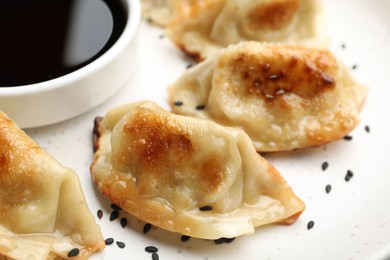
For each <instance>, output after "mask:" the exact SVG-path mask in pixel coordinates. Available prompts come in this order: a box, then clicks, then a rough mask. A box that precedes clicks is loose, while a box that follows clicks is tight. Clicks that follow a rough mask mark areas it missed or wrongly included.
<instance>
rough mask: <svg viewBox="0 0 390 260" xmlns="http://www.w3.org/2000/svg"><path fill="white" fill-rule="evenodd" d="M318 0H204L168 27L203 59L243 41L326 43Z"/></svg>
mask: <svg viewBox="0 0 390 260" xmlns="http://www.w3.org/2000/svg"><path fill="white" fill-rule="evenodd" d="M321 10H322V8H321V6H320V3H319V1H318V0H204V1H201V2H199V3H197V4H196V5H192V6H191V8H189V9H188V11H187V12H186V13H185V14H182V15H178V16H177V17H176V18H175V19H173V20H172V22H170V23H169V24H168V26H167V35H168V36H169V37H170V39H171V40H172V41H173V42H174V43H175V44H176V45H177V46H178V47H179V48H181V49H182V50H183V51H185V52H186V53H188V54H189V55H191V56H193V57H195V59H197V60H203V59H205V58H207V57H209V56H210V55H212V54H213V53H215V52H217V51H218V50H219V49H221V48H224V47H227V46H228V45H230V44H236V43H239V42H241V41H247V40H252V41H260V42H279V43H290V44H292V43H293V44H302V45H308V44H310V45H316V46H325V45H326V43H327V41H326V40H325V36H324V35H322V33H323V31H322V30H321V20H322V19H321V17H322V11H321Z"/></svg>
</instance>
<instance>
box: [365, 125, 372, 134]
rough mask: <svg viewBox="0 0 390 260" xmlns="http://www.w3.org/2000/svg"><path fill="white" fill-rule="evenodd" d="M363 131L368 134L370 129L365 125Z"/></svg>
mask: <svg viewBox="0 0 390 260" xmlns="http://www.w3.org/2000/svg"><path fill="white" fill-rule="evenodd" d="M364 130H366V132H367V133H369V132H370V130H371V129H370V127H369V126H368V125H366V126H365V127H364Z"/></svg>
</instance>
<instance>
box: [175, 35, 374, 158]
mask: <svg viewBox="0 0 390 260" xmlns="http://www.w3.org/2000/svg"><path fill="white" fill-rule="evenodd" d="M168 92H169V102H170V105H171V107H172V110H173V112H175V113H177V114H182V115H188V116H194V117H199V118H206V119H211V120H214V121H216V122H218V123H220V124H223V125H228V126H235V127H239V128H241V129H243V130H244V131H245V132H246V133H247V134H248V135H249V137H250V138H251V139H252V141H253V142H254V144H255V146H256V149H257V150H258V151H260V152H269V151H284V150H293V149H299V148H306V147H312V146H318V145H322V144H325V143H328V142H330V141H333V140H337V139H340V138H342V137H344V136H345V135H346V134H347V133H348V132H350V131H351V130H352V129H353V128H354V127H355V126H356V125H357V124H358V121H359V120H358V114H359V111H360V108H361V106H362V104H363V101H364V99H365V96H366V92H367V89H366V87H364V86H362V85H360V84H358V83H356V82H355V81H354V80H353V79H352V77H351V75H350V73H349V71H348V69H347V68H346V67H345V66H343V65H341V64H339V62H338V61H337V60H336V59H335V57H334V56H333V55H332V54H331V53H330V52H329V51H327V50H319V49H310V48H305V47H298V46H288V45H275V44H261V43H258V42H243V43H240V44H237V45H232V46H230V47H228V48H226V49H225V50H223V51H221V52H220V53H218V54H216V55H214V56H212V57H210V58H209V59H207V60H205V61H204V62H202V63H200V64H198V65H197V66H195V67H193V68H191V69H189V70H188V71H186V72H185V73H184V74H183V75H182V76H181V77H180V78H179V79H178V80H177V81H176V82H175V83H173V84H172V85H171V86H170V87H169V89H168Z"/></svg>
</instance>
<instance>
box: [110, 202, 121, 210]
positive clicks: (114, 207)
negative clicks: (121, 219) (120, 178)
mask: <svg viewBox="0 0 390 260" xmlns="http://www.w3.org/2000/svg"><path fill="white" fill-rule="evenodd" d="M111 208H112V209H114V210H122V208H121V207H119V206H118V205H116V204H114V203H113V204H111Z"/></svg>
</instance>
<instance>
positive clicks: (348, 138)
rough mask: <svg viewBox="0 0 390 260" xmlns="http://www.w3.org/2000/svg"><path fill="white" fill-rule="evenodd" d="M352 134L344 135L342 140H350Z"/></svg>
mask: <svg viewBox="0 0 390 260" xmlns="http://www.w3.org/2000/svg"><path fill="white" fill-rule="evenodd" d="M352 138H353V137H352V136H350V135H346V136H344V138H343V139H344V140H347V141H351V140H352Z"/></svg>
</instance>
